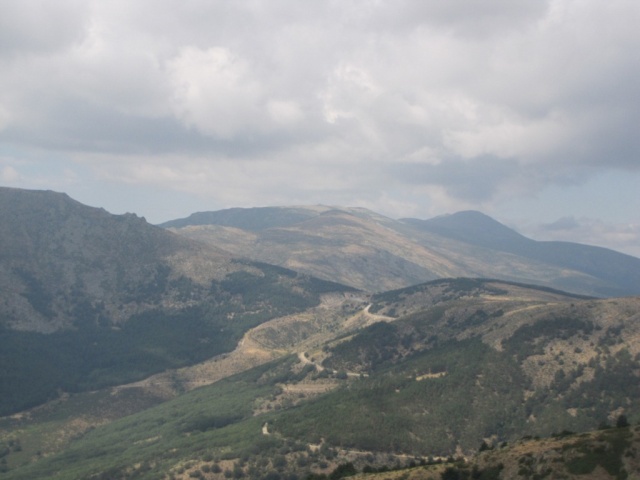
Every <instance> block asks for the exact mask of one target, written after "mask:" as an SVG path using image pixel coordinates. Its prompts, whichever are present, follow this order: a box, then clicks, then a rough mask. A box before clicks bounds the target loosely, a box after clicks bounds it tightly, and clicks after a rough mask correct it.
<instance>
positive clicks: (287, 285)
mask: <svg viewBox="0 0 640 480" xmlns="http://www.w3.org/2000/svg"><path fill="white" fill-rule="evenodd" d="M0 244H1V245H2V249H1V250H0V287H1V288H0V333H1V335H0V391H2V392H3V395H2V396H1V398H0V415H1V414H7V413H11V412H15V411H19V410H21V409H24V408H27V407H30V406H33V405H37V404H39V403H43V402H45V401H47V400H49V399H52V398H55V397H56V396H58V395H59V394H60V393H61V392H78V391H86V390H91V389H96V388H101V387H104V386H106V385H117V384H120V383H126V382H130V381H133V380H137V379H141V378H144V377H146V376H148V375H150V374H152V373H156V372H158V371H162V370H164V369H167V368H176V367H181V366H185V365H188V364H192V363H196V362H199V361H202V360H204V359H206V358H209V357H211V356H214V355H216V354H219V353H222V352H226V351H229V350H232V349H233V348H234V346H235V343H236V342H237V341H238V340H239V339H240V338H241V336H242V334H243V333H244V331H246V330H247V329H248V328H251V327H253V326H256V325H258V324H260V323H261V322H263V321H265V320H268V319H271V318H274V317H277V316H281V315H285V314H289V313H292V312H297V311H302V310H304V309H306V308H308V307H310V306H313V305H316V304H318V303H319V302H320V295H321V294H323V293H326V292H330V291H343V290H344V289H345V287H342V286H339V285H337V284H332V283H330V282H326V281H319V280H316V279H313V278H310V277H307V276H304V275H298V274H296V273H295V272H291V271H289V270H285V269H282V268H278V267H272V266H269V265H264V264H258V263H255V262H253V263H252V262H246V261H236V260H233V259H232V258H231V257H230V256H229V255H228V254H227V253H224V252H222V251H221V250H219V249H217V248H214V247H211V246H206V245H199V244H197V243H195V242H193V241H191V240H188V239H185V238H183V237H179V236H177V235H174V234H172V233H170V232H168V231H166V230H164V229H161V228H158V227H155V226H152V225H149V224H148V223H147V222H146V221H145V220H144V219H141V218H138V217H136V216H135V215H132V214H126V215H119V216H118V215H111V214H109V213H107V212H106V211H104V210H102V209H96V208H90V207H87V206H84V205H82V204H80V203H78V202H76V201H74V200H72V199H70V198H69V197H68V196H66V195H64V194H60V193H54V192H44V191H26V190H17V189H7V188H1V189H0Z"/></svg>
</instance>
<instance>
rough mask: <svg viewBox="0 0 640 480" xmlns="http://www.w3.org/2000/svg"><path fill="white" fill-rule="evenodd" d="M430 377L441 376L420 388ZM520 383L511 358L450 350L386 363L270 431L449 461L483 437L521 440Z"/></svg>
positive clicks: (477, 345)
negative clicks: (442, 457)
mask: <svg viewBox="0 0 640 480" xmlns="http://www.w3.org/2000/svg"><path fill="white" fill-rule="evenodd" d="M374 349H375V347H374ZM434 372H440V373H441V374H442V375H440V376H436V377H434V378H426V379H424V380H418V378H420V377H421V376H422V375H424V374H430V373H434ZM525 382H526V381H525V379H524V377H523V376H522V374H521V373H520V371H519V369H518V367H517V365H516V364H515V362H513V360H512V359H511V358H510V357H509V356H507V355H503V354H500V353H499V352H495V351H494V350H492V349H490V348H489V347H487V346H486V345H484V344H483V343H482V342H480V341H479V340H468V341H464V342H455V341H454V342H448V343H446V344H443V345H440V346H438V347H435V348H433V349H431V350H428V351H426V352H420V353H416V354H414V355H412V356H410V357H408V358H407V359H405V361H404V362H402V363H401V364H398V365H394V364H393V360H392V359H390V360H388V361H386V362H385V361H383V362H381V364H380V365H379V367H378V368H377V370H376V371H375V374H373V375H371V376H370V377H368V378H363V379H360V380H357V381H354V382H352V383H350V384H349V387H348V388H344V389H341V390H339V391H336V392H333V393H330V394H328V395H325V396H323V397H321V398H319V399H317V400H315V401H311V402H308V403H306V404H303V405H301V406H300V407H298V408H296V409H295V410H292V411H290V412H285V413H283V414H281V415H280V416H279V417H278V418H277V419H275V421H274V424H273V425H274V430H275V431H277V432H279V433H281V434H282V435H284V436H285V437H290V438H291V437H292V438H296V439H299V440H304V441H309V442H319V441H320V439H321V438H324V439H325V441H327V442H328V443H330V444H331V445H339V446H341V447H345V448H354V449H364V450H372V451H380V452H383V451H390V452H396V453H410V454H420V455H424V454H425V453H427V452H428V453H433V454H441V455H446V454H450V453H451V452H453V451H454V450H455V448H456V445H458V444H460V445H461V446H462V447H463V448H465V449H472V448H475V447H476V446H477V445H478V444H480V442H481V440H482V438H485V437H487V436H490V435H497V436H498V437H499V438H511V437H512V436H514V435H516V434H518V433H519V432H521V431H522V430H521V429H522V427H523V423H524V415H523V410H522V399H521V391H522V389H523V385H524V384H525ZM497 399H500V400H499V401H497Z"/></svg>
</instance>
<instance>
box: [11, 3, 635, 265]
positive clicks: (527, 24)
mask: <svg viewBox="0 0 640 480" xmlns="http://www.w3.org/2000/svg"><path fill="white" fill-rule="evenodd" d="M639 24H640V2H638V1H637V0H627V1H625V0H612V1H609V2H602V1H596V0H575V1H573V0H557V1H546V2H545V1H542V0H519V1H513V0H484V1H482V2H477V1H472V0H447V1H446V2H442V1H436V0H433V1H431V0H416V1H411V0H396V1H393V2H391V1H388V2H382V1H373V0H372V1H357V0H356V1H351V2H338V1H322V2H300V1H295V0H269V1H256V0H254V1H241V0H240V1H238V0H234V1H212V0H186V1H185V0H182V1H175V0H153V1H151V0H136V1H130V0H126V1H125V0H109V1H108V2H105V1H97V0H93V1H92V0H56V1H55V2H52V1H50V0H20V1H18V0H6V1H3V2H0V72H1V74H0V184H2V185H6V186H17V187H25V188H46V189H53V190H58V191H65V192H67V193H69V194H70V195H71V196H73V197H74V198H76V199H78V200H80V201H82V202H84V203H88V204H91V205H95V206H102V207H105V208H106V209H107V210H109V211H112V212H114V213H122V212H124V211H134V212H136V213H138V214H140V215H144V216H146V218H147V219H148V220H149V221H152V222H161V221H165V220H169V219H172V218H176V217H181V216H186V215H188V214H189V213H191V212H193V211H196V210H215V209H220V208H226V207H232V206H260V205H291V204H315V203H323V204H333V205H348V206H363V207H368V208H371V209H373V210H375V211H378V212H380V213H383V214H386V215H389V216H392V217H407V216H414V217H421V218H428V217H431V216H434V215H438V214H443V213H448V212H449V213H450V212H454V211H457V210H461V209H478V210H482V211H484V212H485V213H488V214H489V215H492V216H494V217H495V218H497V219H498V220H500V221H503V222H504V223H507V224H508V225H510V226H513V227H515V228H517V229H518V230H520V231H521V232H522V233H525V234H528V235H532V236H534V237H535V238H540V239H554V238H557V239H563V240H571V241H579V242H582V243H592V244H598V245H603V246H608V247H611V248H615V249H618V250H621V251H625V252H628V253H631V254H633V255H636V256H640V209H639V208H638V207H640V193H639V192H640V188H638V185H640V159H639V152H640V135H639V133H640V29H639V28H638V25H639Z"/></svg>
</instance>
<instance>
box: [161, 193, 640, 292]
mask: <svg viewBox="0 0 640 480" xmlns="http://www.w3.org/2000/svg"><path fill="white" fill-rule="evenodd" d="M162 226H163V227H165V228H168V229H170V230H172V231H174V232H176V233H179V234H180V235H182V236H184V237H188V238H191V239H195V240H198V241H201V242H203V243H207V244H209V245H215V246H217V247H220V248H223V249H225V250H227V251H229V252H232V253H233V255H236V256H241V257H245V258H251V259H254V260H259V261H263V262H266V263H271V264H275V265H280V266H283V267H287V268H291V269H293V270H296V271H300V272H304V273H307V274H310V275H314V276H317V277H319V278H324V279H327V280H332V281H337V282H340V283H343V284H346V285H351V286H353V287H355V288H358V289H362V290H365V291H369V292H380V291H385V290H390V289H394V288H401V287H405V286H409V285H413V284H416V283H420V282H424V281H429V280H434V279H437V278H451V277H485V278H500V279H503V280H508V281H516V282H523V283H529V284H532V283H533V284H538V285H546V286H549V287H554V288H558V289H562V290H566V291H571V292H575V293H582V294H586V295H594V296H599V297H609V296H624V295H634V294H640V287H639V285H640V259H638V258H635V257H631V256H629V255H624V254H622V253H618V252H615V251H612V250H608V249H604V248H599V247H591V246H587V245H580V244H576V243H568V242H538V241H534V240H531V239H528V238H526V237H524V236H522V235H520V234H519V233H517V232H515V231H513V230H511V229H509V228H508V227H506V226H504V225H502V224H500V223H499V222H497V221H495V220H493V219H491V218H490V217H487V216H486V215H483V214H481V213H479V212H460V213H458V214H454V215H449V216H444V217H437V218H434V219H431V220H417V219H402V220H392V219H390V218H386V217H384V216H382V215H378V214H376V213H374V212H371V211H368V210H365V209H356V208H338V207H335V208H334V207H323V206H313V207H264V208H248V209H240V208H235V209H229V210H221V211H218V212H201V213H197V214H193V215H192V216H190V217H188V218H185V219H180V220H174V221H171V222H167V223H165V224H163V225H162Z"/></svg>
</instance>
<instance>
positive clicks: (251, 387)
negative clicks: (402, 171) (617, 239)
mask: <svg viewBox="0 0 640 480" xmlns="http://www.w3.org/2000/svg"><path fill="white" fill-rule="evenodd" d="M162 227H164V228H160V227H158V226H153V225H149V224H148V223H147V222H146V221H145V220H144V219H141V218H138V217H137V216H135V215H133V214H126V215H111V214H109V213H107V212H106V211H104V210H102V209H96V208H91V207H87V206H84V205H82V204H80V203H78V202H76V201H74V200H72V199H71V198H69V197H68V196H67V195H65V194H60V193H54V192H42V191H25V190H16V189H5V188H0V245H1V246H2V249H1V250H0V286H1V287H2V288H1V290H0V392H2V396H1V397H0V415H4V417H0V474H2V475H4V476H6V478H10V479H27V478H28V479H33V478H60V479H77V478H93V479H98V478H104V479H106V478H148V479H155V478H176V479H178V478H180V479H188V478H208V479H210V480H221V479H223V478H231V477H234V478H256V479H270V480H271V479H284V478H306V477H307V476H309V475H319V476H318V477H313V476H311V477H309V478H328V477H329V475H331V478H339V477H338V476H336V475H337V474H335V472H336V471H339V470H340V468H346V467H344V466H345V465H347V466H348V465H351V467H350V468H357V469H358V470H362V469H364V468H365V467H367V466H369V467H371V465H373V466H375V467H376V468H378V467H385V468H386V467H387V466H388V465H390V464H393V465H396V466H398V467H404V466H408V465H410V463H411V462H414V463H415V462H425V461H426V460H427V459H428V458H429V457H433V456H449V455H454V454H455V455H461V454H465V455H472V454H474V453H475V452H476V450H477V448H478V447H479V446H480V445H481V443H482V442H487V443H488V444H489V445H490V446H492V447H498V446H499V445H501V444H503V442H510V443H511V442H515V441H518V440H519V439H521V438H522V437H523V436H525V435H526V436H532V435H540V436H543V437H548V436H550V435H551V434H553V433H557V432H558V431H560V430H572V431H579V432H584V431H588V430H594V429H595V428H597V427H598V426H599V425H604V424H607V425H612V424H614V423H616V419H618V418H619V417H621V416H622V418H624V419H625V421H626V419H627V417H628V419H629V420H630V421H631V422H633V423H635V422H637V421H639V420H640V406H639V405H640V404H639V403H638V399H639V398H640V381H637V380H638V378H639V376H640V329H639V325H640V323H639V321H640V318H639V315H640V297H638V296H637V295H639V294H640V281H639V278H638V275H639V272H640V268H639V267H640V259H637V258H634V257H630V256H628V255H623V254H620V253H617V252H614V251H611V250H606V249H602V248H596V247H589V246H585V245H578V244H571V243H559V242H536V241H533V240H530V239H527V238H525V237H523V236H521V235H519V234H518V233H517V232H514V231H513V230H511V229H509V228H507V227H505V226H504V225H501V224H500V223H498V222H496V221H495V220H493V219H491V218H489V217H487V216H485V215H483V214H481V213H479V212H461V213H458V214H454V215H449V216H444V217H437V218H434V219H431V220H417V219H403V220H393V219H389V218H386V217H384V216H381V215H378V214H376V213H374V212H370V211H368V210H364V209H356V208H337V207H325V206H313V207H269V208H255V209H231V210H224V211H220V212H208V213H200V214H194V215H192V216H191V217H189V218H188V219H183V220H176V221H174V222H169V223H168V224H165V225H163V226H162ZM452 277H455V278H452ZM462 277H467V278H462ZM469 277H472V278H469ZM479 277H481V278H479ZM487 277H491V278H494V279H487ZM425 281H426V283H425ZM531 283H535V284H537V285H531ZM558 287H564V288H565V289H566V290H570V291H571V292H572V293H567V292H563V291H559V290H557V288H558ZM586 295H592V296H586ZM613 295H616V298H611V297H612V296H613ZM622 295H636V296H627V297H621V296H622ZM595 296H600V297H607V298H600V299H598V298H595ZM32 407H35V408H32ZM625 428H626V429H625ZM590 435H591V436H589V439H588V442H587V440H585V438H586V437H579V438H578V439H573V440H571V441H572V442H574V443H571V444H570V445H569V444H562V445H560V444H557V445H556V444H554V445H556V446H555V447H553V448H556V449H559V451H561V452H563V453H562V455H560V456H558V455H559V454H558V455H556V453H557V452H556V453H549V449H547V450H545V452H546V453H543V454H542V453H541V454H540V455H539V457H535V455H534V454H532V453H527V454H526V455H525V454H523V453H518V452H521V450H518V449H515V450H513V451H509V452H507V453H508V454H507V453H505V455H506V456H502V457H501V456H500V455H497V456H494V457H491V458H493V460H490V459H489V458H488V457H486V456H485V457H478V458H479V460H477V463H476V464H475V465H476V467H477V468H481V469H484V470H483V471H484V473H482V472H480V473H478V472H476V473H478V475H484V476H479V477H477V478H485V479H487V478H492V479H497V478H502V479H507V478H520V477H521V478H538V477H536V475H538V474H540V472H541V471H542V470H541V469H542V468H543V467H542V466H543V465H544V468H545V469H548V468H552V467H553V468H554V469H556V468H559V469H560V470H559V471H561V472H565V473H566V472H568V473H570V474H574V473H575V472H582V471H589V472H591V471H596V472H601V471H605V472H607V475H608V476H602V478H607V479H608V478H625V477H624V475H625V474H627V473H633V472H636V471H638V462H637V461H636V460H634V458H635V456H634V455H635V453H634V452H635V451H636V450H637V446H638V438H639V437H638V435H637V431H635V433H633V432H632V431H631V430H629V429H628V427H624V428H623V429H622V430H619V431H618V430H616V431H615V432H609V433H607V434H602V435H600V436H598V435H597V434H590ZM579 442H582V443H579ZM584 442H587V443H584ZM603 442H604V443H603ZM604 444H606V449H607V450H606V451H607V455H606V456H603V455H600V454H598V455H600V456H597V455H596V456H595V457H593V456H592V457H590V458H591V460H589V462H587V463H586V464H583V463H580V462H582V460H581V459H583V454H584V451H587V450H588V451H589V452H591V451H592V450H593V451H594V452H595V451H596V450H597V451H599V450H598V449H601V448H604V447H602V445H604ZM572 445H573V446H572ZM578 445H580V446H578ZM608 445H611V447H609V446H608ZM519 448H520V447H519ZM521 448H525V447H524V446H523V447H521ZM526 448H528V449H530V450H528V451H529V452H530V451H532V450H531V449H532V448H534V447H531V445H528V446H527V447H526ZM545 448H546V447H545ZM585 449H587V450H585ZM571 452H572V453H571ZM581 452H582V453H581ZM532 455H533V456H532ZM549 455H551V456H553V455H555V457H553V458H556V457H557V458H559V460H558V461H557V462H555V463H557V465H552V463H553V462H551V463H550V461H548V458H550V457H549ZM534 457H535V459H532V458H534ZM483 458H484V459H483ZM585 458H586V457H585ZM501 459H504V460H501ZM594 459H595V460H594ZM578 460H580V462H578ZM474 462H476V460H474ZM501 463H504V465H503V467H500V468H498V466H499V465H500V464H501ZM523 465H524V466H523ZM525 466H526V467H527V468H524V467H525ZM463 467H464V468H466V470H467V471H468V474H469V475H471V470H470V469H471V467H470V465H469V464H464V465H461V464H456V467H455V468H459V469H460V468H463ZM565 467H566V468H565ZM443 468H444V467H443ZM451 468H453V467H451ZM464 468H463V469H464ZM503 468H504V471H505V472H506V473H504V474H501V473H500V472H501V471H502V469H503ZM496 469H497V470H496ZM563 469H564V470H563ZM442 470H443V469H441V470H436V472H437V473H436V475H437V476H436V477H432V476H417V477H415V478H440V477H439V475H440V474H441V473H443V471H442ZM545 471H546V470H545ZM332 472H334V473H332ZM424 472H426V470H425V471H424ZM424 472H423V473H424ZM514 472H515V473H514ZM522 472H524V473H522ZM565 473H562V474H565ZM323 475H325V476H324V477H323ZM425 475H427V473H425ZM429 475H430V474H429ZM501 475H502V476H501ZM509 475H510V476H509ZM514 475H518V476H519V477H514ZM405 478H406V477H405Z"/></svg>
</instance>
